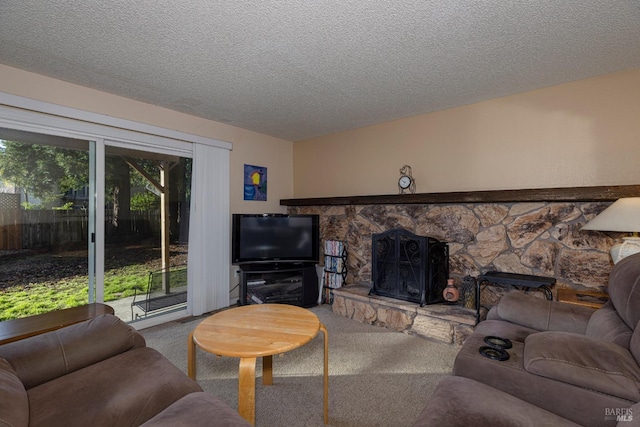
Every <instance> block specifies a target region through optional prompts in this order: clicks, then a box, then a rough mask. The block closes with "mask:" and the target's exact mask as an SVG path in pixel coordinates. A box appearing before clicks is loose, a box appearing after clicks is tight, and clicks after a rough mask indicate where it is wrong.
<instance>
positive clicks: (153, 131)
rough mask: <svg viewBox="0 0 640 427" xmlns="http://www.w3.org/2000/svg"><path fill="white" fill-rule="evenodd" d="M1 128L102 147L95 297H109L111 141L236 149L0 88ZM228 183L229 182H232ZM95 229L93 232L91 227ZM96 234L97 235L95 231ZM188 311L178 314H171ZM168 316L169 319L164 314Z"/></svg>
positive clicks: (150, 147)
mask: <svg viewBox="0 0 640 427" xmlns="http://www.w3.org/2000/svg"><path fill="white" fill-rule="evenodd" d="M0 127H4V128H9V129H16V130H23V131H28V132H36V133H41V134H48V135H56V136H63V137H68V138H75V139H81V140H86V141H95V151H96V159H97V161H96V165H95V168H96V180H95V181H96V182H95V185H96V188H95V195H94V197H95V200H96V212H95V217H96V218H95V224H96V226H95V227H94V230H93V232H94V233H95V242H96V247H95V289H96V294H95V296H94V299H95V301H97V302H102V301H103V300H104V279H103V278H104V239H105V231H104V226H97V224H104V216H105V213H104V206H105V202H104V187H105V184H104V176H105V163H104V158H105V145H106V144H108V145H114V146H119V147H124V148H132V149H144V148H146V150H145V151H156V150H159V151H160V152H165V153H168V154H174V155H178V156H182V157H187V158H192V157H193V146H194V144H195V143H198V144H202V145H208V146H211V147H216V148H222V149H226V150H231V149H232V144H231V143H229V142H225V141H219V140H215V139H210V138H205V137H201V136H198V135H192V134H188V133H184V132H179V131H174V130H171V129H164V128H161V127H157V126H153V125H148V124H144V123H139V122H134V121H130V120H126V119H120V118H116V117H111V116H106V115H101V114H96V113H91V112H87V111H82V110H77V109H74V108H69V107H64V106H60V105H56V104H51V103H47V102H43V101H38V100H34V99H29V98H24V97H20V96H16V95H12V94H9V93H6V92H0ZM226 185H227V186H228V183H227V184H226ZM89 232H90V233H91V231H89ZM89 238H90V239H91V235H89ZM180 315H181V316H183V317H184V315H186V311H185V312H184V313H182V314H177V313H173V314H171V315H170V316H169V317H171V318H177V316H180ZM163 319H164V318H163ZM162 321H163V320H161V319H160V317H158V318H157V319H155V318H149V319H146V320H145V321H143V322H141V323H140V324H139V325H136V327H142V326H143V325H144V327H147V326H151V325H152V324H157V323H161V322H162Z"/></svg>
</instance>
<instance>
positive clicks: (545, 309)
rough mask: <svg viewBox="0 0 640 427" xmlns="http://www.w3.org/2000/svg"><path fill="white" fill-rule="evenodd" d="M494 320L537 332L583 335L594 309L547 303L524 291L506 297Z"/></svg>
mask: <svg viewBox="0 0 640 427" xmlns="http://www.w3.org/2000/svg"><path fill="white" fill-rule="evenodd" d="M496 307H497V308H496V310H495V313H494V314H492V318H493V317H495V315H496V314H497V316H498V317H499V318H500V319H501V320H506V321H508V322H511V323H515V324H518V325H522V326H526V327H528V328H532V329H536V330H538V331H566V332H574V333H578V334H584V333H585V331H586V330H587V324H588V322H589V318H590V317H591V315H592V314H593V313H594V311H595V310H594V309H592V308H588V307H582V306H578V305H573V304H561V303H558V302H557V301H548V300H546V299H542V298H537V297H534V296H532V295H527V294H524V293H522V292H518V291H512V292H509V293H508V294H506V295H505V296H503V297H502V298H501V299H500V302H499V303H498V305H497V306H496Z"/></svg>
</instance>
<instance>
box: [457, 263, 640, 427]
mask: <svg viewBox="0 0 640 427" xmlns="http://www.w3.org/2000/svg"><path fill="white" fill-rule="evenodd" d="M608 292H609V297H610V301H609V302H607V303H606V304H605V305H604V306H603V307H602V308H601V309H599V310H594V309H589V308H586V307H580V306H573V305H569V304H564V303H560V302H557V301H547V300H543V299H540V298H536V297H533V296H529V295H524V294H522V293H520V292H511V293H509V294H507V295H505V296H504V297H503V298H502V300H501V301H500V302H499V303H498V304H497V305H496V306H495V307H493V308H492V309H491V311H490V312H489V314H488V316H487V319H488V320H486V321H484V322H481V323H480V324H478V326H477V327H476V329H475V331H474V333H473V334H472V335H471V336H470V337H469V338H468V339H467V340H466V341H465V343H464V345H463V346H462V348H461V350H460V352H459V353H458V356H457V357H456V361H455V364H454V370H453V371H454V375H457V376H462V377H467V378H470V379H473V380H475V381H477V382H480V383H483V384H485V385H488V386H490V387H493V388H496V389H498V390H502V391H503V392H505V393H508V394H510V395H512V396H515V397H517V398H518V399H520V400H522V401H525V402H528V403H529V404H531V405H534V406H535V407H539V408H542V409H544V410H546V411H548V412H551V413H553V414H556V415H559V416H560V417H562V418H565V419H568V420H571V421H573V422H575V423H578V424H580V425H585V426H603V425H616V417H613V416H611V414H612V413H615V412H618V413H620V412H621V411H623V410H624V409H626V408H630V407H631V406H633V405H634V404H635V403H636V402H640V366H639V363H640V328H637V325H638V322H639V321H640V254H637V255H633V256H630V257H627V258H626V259H624V260H622V261H620V262H619V263H618V264H616V266H615V267H614V268H613V270H612V272H611V275H610V278H609V290H608ZM487 336H493V337H500V338H506V339H508V340H510V341H511V344H512V347H511V348H508V349H505V351H506V353H507V354H508V356H509V358H508V359H507V360H502V361H500V360H495V359H491V358H488V357H485V356H483V355H482V354H480V351H479V349H480V348H481V347H483V346H487V344H486V343H485V337H487ZM494 344H495V342H494ZM478 398H479V399H482V396H478ZM486 403H487V404H489V405H493V403H489V402H486ZM636 417H637V418H640V414H636Z"/></svg>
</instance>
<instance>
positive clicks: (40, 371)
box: [0, 314, 139, 390]
mask: <svg viewBox="0 0 640 427" xmlns="http://www.w3.org/2000/svg"><path fill="white" fill-rule="evenodd" d="M135 335H139V334H138V333H137V332H136V331H135V330H134V329H133V328H132V327H131V326H129V325H127V324H126V323H124V322H123V321H122V320H120V319H119V318H118V317H116V316H113V315H110V314H104V315H101V316H98V317H95V318H94V319H91V320H87V321H85V322H82V323H77V324H75V325H71V326H68V327H66V328H62V329H58V330H56V331H52V332H47V333H45V334H42V335H37V336H34V337H30V338H27V339H24V340H20V341H15V342H11V343H8V344H5V345H2V346H0V357H4V358H5V359H6V360H7V361H8V362H9V363H10V364H11V366H12V367H13V369H14V370H15V371H16V374H17V375H18V377H19V378H20V379H21V380H22V383H23V384H24V386H25V388H26V389H27V390H29V389H30V388H32V387H35V386H37V385H39V384H42V383H45V382H47V381H50V380H52V379H54V378H57V377H60V376H62V375H65V374H68V373H70V372H73V371H76V370H78V369H81V368H84V367H86V366H89V365H92V364H94V363H97V362H99V361H101V360H104V359H107V358H109V357H112V356H115V355H117V354H120V353H122V352H125V351H127V350H129V349H131V348H133V347H134V345H136V342H137V341H136V338H135Z"/></svg>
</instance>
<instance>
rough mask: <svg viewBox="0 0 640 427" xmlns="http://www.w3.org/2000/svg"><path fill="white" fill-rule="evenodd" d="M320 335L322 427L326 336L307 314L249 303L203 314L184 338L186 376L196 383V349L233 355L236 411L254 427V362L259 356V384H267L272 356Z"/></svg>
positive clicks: (326, 383)
mask: <svg viewBox="0 0 640 427" xmlns="http://www.w3.org/2000/svg"><path fill="white" fill-rule="evenodd" d="M319 331H322V333H323V334H324V395H323V396H324V423H325V424H328V423H329V338H328V334H327V329H326V328H325V326H324V325H323V324H322V323H320V320H319V319H318V316H316V315H315V314H314V313H313V312H311V311H309V310H307V309H304V308H301V307H296V306H293V305H286V304H252V305H245V306H241V307H236V308H231V309H228V310H224V311H221V312H218V313H216V314H213V315H212V316H209V317H208V318H206V319H205V320H203V321H202V322H200V323H199V324H198V326H196V328H195V329H194V330H193V332H191V334H189V343H188V373H189V377H191V378H192V379H194V380H195V379H196V351H195V350H196V346H197V347H200V348H201V349H202V350H204V351H206V352H209V353H211V354H215V355H218V356H229V357H239V358H240V366H239V373H238V412H239V413H240V415H241V416H242V417H243V418H244V419H245V420H247V421H248V422H249V423H251V424H252V425H253V424H255V411H256V407H255V399H256V379H255V371H256V359H257V358H258V357H262V371H263V372H262V383H263V384H265V385H271V384H273V357H272V356H273V355H274V354H281V353H284V352H287V351H290V350H293V349H296V348H298V347H301V346H303V345H304V344H307V343H308V342H309V341H311V340H312V339H313V338H314V337H315V336H316V335H317V334H318V332H319Z"/></svg>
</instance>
